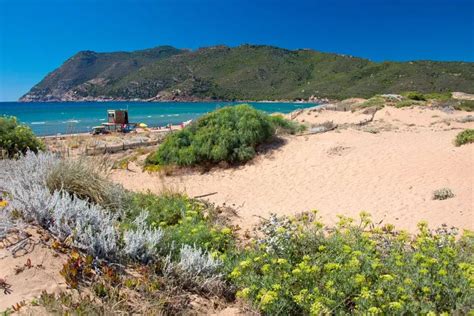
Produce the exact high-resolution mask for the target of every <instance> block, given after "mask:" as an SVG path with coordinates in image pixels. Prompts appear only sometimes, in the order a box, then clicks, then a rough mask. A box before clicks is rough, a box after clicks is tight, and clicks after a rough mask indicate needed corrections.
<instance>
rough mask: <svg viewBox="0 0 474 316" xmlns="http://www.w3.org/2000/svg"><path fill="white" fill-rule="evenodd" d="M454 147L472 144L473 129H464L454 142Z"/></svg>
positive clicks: (473, 137) (473, 141)
mask: <svg viewBox="0 0 474 316" xmlns="http://www.w3.org/2000/svg"><path fill="white" fill-rule="evenodd" d="M454 143H455V145H456V146H461V145H464V144H469V143H474V129H466V130H464V131H462V132H460V133H459V134H458V135H457V136H456V139H455V140H454Z"/></svg>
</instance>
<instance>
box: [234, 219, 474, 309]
mask: <svg viewBox="0 0 474 316" xmlns="http://www.w3.org/2000/svg"><path fill="white" fill-rule="evenodd" d="M456 234H457V231H456V230H455V229H448V228H446V227H443V228H441V229H439V230H437V231H436V232H431V231H430V230H429V229H428V228H427V226H426V224H420V225H419V233H418V235H416V236H414V237H413V238H412V237H410V236H409V235H408V234H407V233H404V232H397V231H394V230H393V227H392V226H390V225H386V226H385V227H382V228H378V227H376V226H374V225H373V224H372V223H371V221H370V218H369V216H368V215H367V214H362V215H361V221H360V222H359V223H353V221H352V220H351V219H348V218H343V217H341V221H340V222H339V223H338V225H337V227H335V228H334V229H325V228H324V226H323V225H322V224H321V223H320V222H318V221H317V220H316V218H315V216H314V215H313V214H311V213H308V214H304V215H302V216H299V217H297V218H294V219H289V218H287V217H276V216H272V217H271V218H270V220H268V221H267V222H266V223H265V224H264V225H263V226H262V228H261V230H260V238H258V240H257V242H256V243H255V245H254V246H252V247H250V249H248V250H247V251H245V252H244V254H242V255H241V257H240V260H239V261H238V262H237V264H236V265H235V268H234V269H233V270H232V271H231V272H230V274H229V277H230V279H231V280H232V281H233V282H234V283H235V284H236V285H237V286H238V287H239V288H240V290H239V291H238V292H237V296H238V297H241V298H243V299H246V300H248V301H250V302H252V303H253V304H254V306H256V307H257V308H259V309H260V310H261V311H262V312H263V313H264V314H267V315H277V314H278V315H321V314H336V315H344V314H354V313H355V314H370V315H375V314H382V315H383V314H405V313H409V314H433V315H434V314H438V313H442V312H446V313H454V314H465V313H468V312H469V311H470V310H471V309H472V308H473V307H474V305H473V304H474V302H473V301H472V297H473V295H474V287H473V285H474V284H473V279H472V273H473V257H472V254H473V251H474V235H472V233H466V234H465V235H464V236H463V237H461V238H459V239H458V238H456Z"/></svg>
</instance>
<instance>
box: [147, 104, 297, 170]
mask: <svg viewBox="0 0 474 316" xmlns="http://www.w3.org/2000/svg"><path fill="white" fill-rule="evenodd" d="M298 128H299V127H298V126H296V125H295V124H293V123H292V122H289V121H287V120H286V119H284V118H282V117H278V116H274V117H271V116H269V115H267V114H265V113H264V112H262V111H258V110H256V109H254V108H253V107H251V106H250V105H247V104H243V105H237V106H227V107H224V108H222V109H219V110H216V111H214V112H211V113H209V114H206V115H204V116H203V117H201V118H200V119H198V120H197V121H196V122H194V123H192V124H191V125H190V126H188V127H186V128H184V129H183V130H181V131H179V132H176V133H173V134H170V135H169V136H167V137H166V139H165V141H164V142H163V144H162V145H160V147H159V148H158V150H157V151H156V152H155V153H153V154H151V155H149V156H148V157H147V159H146V163H147V164H148V165H178V166H194V165H212V164H217V163H220V162H227V163H231V164H235V163H242V162H246V161H248V160H250V159H252V158H253V157H254V156H255V154H256V150H257V147H258V146H259V145H261V144H264V143H266V142H269V141H270V140H271V138H272V137H273V136H275V135H276V130H277V129H279V130H283V131H285V132H287V133H296V132H297V131H298Z"/></svg>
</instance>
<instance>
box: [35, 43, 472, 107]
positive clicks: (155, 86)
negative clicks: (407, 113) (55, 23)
mask: <svg viewBox="0 0 474 316" xmlns="http://www.w3.org/2000/svg"><path fill="white" fill-rule="evenodd" d="M473 73H474V63H467V62H432V61H416V62H409V63H401V62H382V63H376V62H371V61H369V60H367V59H362V58H357V57H352V56H344V55H338V54H329V53H321V52H317V51H313V50H308V49H305V50H294V51H291V50H286V49H282V48H278V47H271V46H263V45H242V46H238V47H233V48H230V47H226V46H216V47H208V48H202V49H199V50H196V51H184V50H179V49H175V48H172V47H158V48H156V49H153V50H148V51H137V52H131V53H123V52H122V53H95V52H80V53H78V54H76V55H75V56H73V57H72V58H70V59H69V60H67V61H66V62H65V63H64V64H63V65H62V66H61V67H60V68H58V69H57V70H55V71H54V72H53V74H52V75H49V76H47V77H45V78H44V79H43V80H42V81H41V82H40V83H39V84H38V85H36V86H35V87H33V88H32V90H31V91H30V92H29V93H28V95H27V96H28V98H30V99H40V100H49V99H50V98H53V99H60V98H61V97H63V96H64V94H65V93H66V92H67V91H71V90H72V91H74V92H76V95H78V96H81V97H86V96H92V97H98V96H102V97H113V98H128V99H133V98H141V99H148V98H154V97H156V96H157V95H160V96H162V98H164V99H170V100H171V99H180V98H181V99H184V100H187V99H222V100H236V99H238V100H282V99H286V100H296V99H308V98H309V97H310V96H311V95H316V96H318V97H329V98H335V99H344V98H349V97H364V98H368V97H371V96H373V95H376V94H382V93H400V92H403V91H411V90H413V91H419V92H421V93H431V92H436V93H443V94H444V93H445V92H446V91H455V90H456V91H464V92H467V93H474V77H473V75H472V74H473ZM93 79H95V80H93ZM104 79H105V80H104ZM52 92H53V95H52Z"/></svg>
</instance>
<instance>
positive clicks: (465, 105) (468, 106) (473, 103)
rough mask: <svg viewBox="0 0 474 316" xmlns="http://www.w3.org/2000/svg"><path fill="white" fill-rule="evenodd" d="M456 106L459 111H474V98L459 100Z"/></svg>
mask: <svg viewBox="0 0 474 316" xmlns="http://www.w3.org/2000/svg"><path fill="white" fill-rule="evenodd" d="M454 108H455V109H456V110H458V111H467V112H472V111H474V100H462V101H459V103H458V104H456V105H455V106H454Z"/></svg>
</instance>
